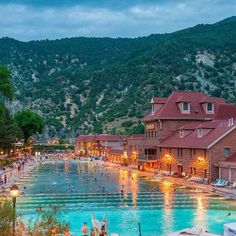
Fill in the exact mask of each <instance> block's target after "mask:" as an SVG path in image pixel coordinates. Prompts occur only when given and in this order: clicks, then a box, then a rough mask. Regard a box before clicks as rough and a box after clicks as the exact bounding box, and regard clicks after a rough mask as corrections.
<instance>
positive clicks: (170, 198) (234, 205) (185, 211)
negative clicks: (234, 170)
mask: <svg viewBox="0 0 236 236" xmlns="http://www.w3.org/2000/svg"><path fill="white" fill-rule="evenodd" d="M18 185H19V186H20V188H21V189H22V191H23V192H24V195H23V196H22V197H19V198H18V199H17V213H19V214H22V215H23V218H24V219H25V221H27V220H28V219H30V218H36V217H37V213H36V209H37V208H38V207H39V206H41V207H43V208H48V207H49V205H50V206H51V205H56V206H59V207H60V209H61V211H62V212H63V216H64V218H63V220H65V221H67V222H69V223H70V226H71V230H72V232H73V233H74V235H81V234H80V228H81V226H82V224H83V222H87V223H88V225H89V226H90V227H91V212H93V213H94V215H95V216H96V218H97V219H98V220H102V219H103V218H104V217H106V218H107V219H108V228H109V232H115V233H119V234H120V235H122V236H132V235H134V236H136V235H138V223H139V222H140V223H141V229H142V235H143V236H151V235H165V234H166V233H169V232H173V231H177V230H180V229H183V228H187V227H193V226H199V227H204V228H207V229H209V230H210V231H212V232H214V233H222V232H223V224H224V223H228V222H234V221H236V201H233V200H228V199H225V198H223V197H220V196H217V195H211V194H209V193H204V192H200V191H197V190H192V189H188V188H184V187H181V186H175V185H174V184H172V183H170V182H166V181H165V182H163V183H159V182H152V181H150V180H149V179H148V178H146V177H144V176H140V175H138V174H136V173H132V172H128V171H122V170H119V169H117V168H111V167H104V166H100V165H97V164H94V163H84V162H83V163H82V162H76V161H71V162H68V161H65V162H55V163H53V164H44V165H41V166H40V167H38V168H37V169H35V170H34V171H32V172H31V173H30V174H29V175H28V176H25V177H24V178H22V179H21V180H20V181H19V182H18ZM24 187H26V188H24ZM121 189H123V190H124V195H122V194H120V190H121ZM229 212H231V215H230V216H226V215H227V214H228V213H229Z"/></svg>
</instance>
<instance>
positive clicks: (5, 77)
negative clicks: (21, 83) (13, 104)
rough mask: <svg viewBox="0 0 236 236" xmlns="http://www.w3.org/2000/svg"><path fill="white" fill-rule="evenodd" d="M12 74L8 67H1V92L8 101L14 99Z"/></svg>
mask: <svg viewBox="0 0 236 236" xmlns="http://www.w3.org/2000/svg"><path fill="white" fill-rule="evenodd" d="M10 76H11V72H10V70H9V69H7V68H6V67H2V66H0V92H1V93H2V94H3V95H4V96H5V97H7V98H8V99H10V100H12V99H13V88H12V85H11V82H10Z"/></svg>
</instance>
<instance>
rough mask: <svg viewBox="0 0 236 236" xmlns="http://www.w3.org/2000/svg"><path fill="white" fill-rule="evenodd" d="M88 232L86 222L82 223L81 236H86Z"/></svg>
mask: <svg viewBox="0 0 236 236" xmlns="http://www.w3.org/2000/svg"><path fill="white" fill-rule="evenodd" d="M88 231H89V228H88V225H87V223H86V222H84V224H83V226H82V228H81V232H82V235H83V236H88Z"/></svg>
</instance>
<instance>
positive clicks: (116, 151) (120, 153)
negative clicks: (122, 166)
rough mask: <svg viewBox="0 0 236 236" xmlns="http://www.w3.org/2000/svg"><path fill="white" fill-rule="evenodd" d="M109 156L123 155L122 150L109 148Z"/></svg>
mask: <svg viewBox="0 0 236 236" xmlns="http://www.w3.org/2000/svg"><path fill="white" fill-rule="evenodd" d="M108 153H109V154H114V155H124V150H122V149H121V148H111V149H110V150H109V151H108Z"/></svg>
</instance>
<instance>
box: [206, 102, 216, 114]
mask: <svg viewBox="0 0 236 236" xmlns="http://www.w3.org/2000/svg"><path fill="white" fill-rule="evenodd" d="M209 104H211V106H212V109H211V110H209V109H208V105H209ZM206 112H207V113H214V103H212V102H207V103H206Z"/></svg>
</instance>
